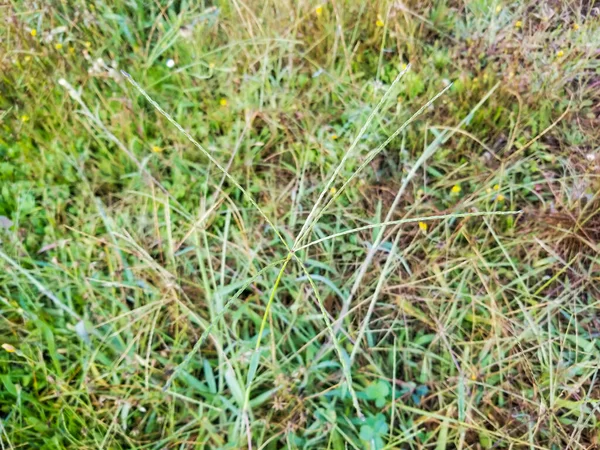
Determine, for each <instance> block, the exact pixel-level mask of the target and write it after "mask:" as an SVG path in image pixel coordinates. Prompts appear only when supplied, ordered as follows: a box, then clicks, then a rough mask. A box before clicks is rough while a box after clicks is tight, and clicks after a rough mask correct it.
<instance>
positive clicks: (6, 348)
mask: <svg viewBox="0 0 600 450" xmlns="http://www.w3.org/2000/svg"><path fill="white" fill-rule="evenodd" d="M2 348H3V349H4V350H6V351H7V352H8V353H14V352H16V351H17V349H16V348H14V347H13V346H12V345H10V344H2Z"/></svg>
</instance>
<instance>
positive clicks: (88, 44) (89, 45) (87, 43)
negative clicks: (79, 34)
mask: <svg viewBox="0 0 600 450" xmlns="http://www.w3.org/2000/svg"><path fill="white" fill-rule="evenodd" d="M84 45H85V46H86V48H90V47H91V46H92V43H91V42H90V41H86V42H85V44H84Z"/></svg>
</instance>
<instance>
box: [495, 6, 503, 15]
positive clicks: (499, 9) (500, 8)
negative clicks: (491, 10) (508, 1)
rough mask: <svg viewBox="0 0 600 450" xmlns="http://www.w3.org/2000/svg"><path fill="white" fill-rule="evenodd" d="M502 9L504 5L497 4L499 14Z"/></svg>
mask: <svg viewBox="0 0 600 450" xmlns="http://www.w3.org/2000/svg"><path fill="white" fill-rule="evenodd" d="M500 11H502V5H498V6H496V14H499V13H500Z"/></svg>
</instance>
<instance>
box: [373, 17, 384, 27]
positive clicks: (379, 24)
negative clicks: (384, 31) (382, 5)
mask: <svg viewBox="0 0 600 450" xmlns="http://www.w3.org/2000/svg"><path fill="white" fill-rule="evenodd" d="M375 25H376V26H377V28H383V26H384V25H385V23H384V22H383V20H381V19H377V22H375Z"/></svg>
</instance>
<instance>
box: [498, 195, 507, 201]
mask: <svg viewBox="0 0 600 450" xmlns="http://www.w3.org/2000/svg"><path fill="white" fill-rule="evenodd" d="M496 200H498V201H499V202H503V201H504V200H505V197H504V195H502V194H498V195H496Z"/></svg>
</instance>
